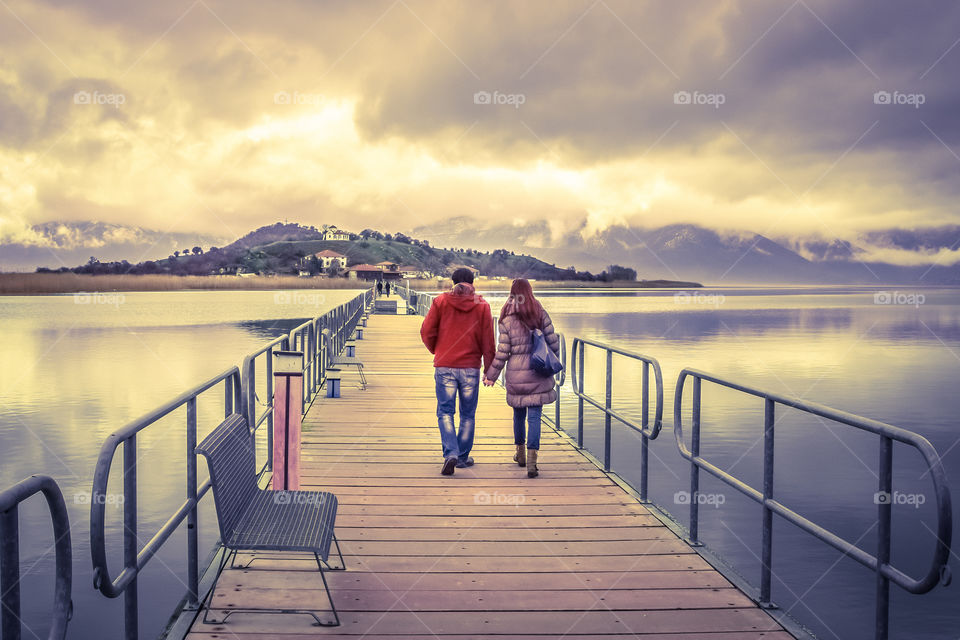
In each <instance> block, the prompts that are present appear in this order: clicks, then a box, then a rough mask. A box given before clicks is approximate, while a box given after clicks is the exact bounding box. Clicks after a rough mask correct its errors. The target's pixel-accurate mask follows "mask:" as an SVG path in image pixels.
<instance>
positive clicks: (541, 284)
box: [0, 273, 703, 296]
mask: <svg viewBox="0 0 960 640" xmlns="http://www.w3.org/2000/svg"><path fill="white" fill-rule="evenodd" d="M477 280H478V283H479V284H480V286H481V287H482V288H487V289H489V288H493V287H507V288H509V286H510V280H509V279H506V280H493V279H489V278H482V277H481V278H478V279H477ZM402 282H403V283H404V284H407V285H409V286H410V288H411V289H414V290H419V291H443V290H445V289H449V288H450V287H449V286H445V285H449V284H450V281H449V279H447V280H445V281H444V282H443V283H442V284H441V285H440V286H438V283H437V281H436V280H418V279H412V280H404V281H402ZM372 284H373V283H372V282H368V281H363V280H351V279H348V278H300V277H297V276H252V277H246V278H245V277H238V276H175V275H100V276H94V275H88V274H75V273H0V296H31V295H33V296H36V295H55V294H61V293H115V292H136V291H273V290H284V289H365V288H367V286H371V285H372ZM391 284H393V283H391ZM533 284H534V288H535V289H611V288H617V289H624V288H631V289H663V288H684V289H692V288H700V287H702V286H703V285H701V284H699V283H696V282H673V281H669V280H640V281H635V282H630V281H615V282H583V281H579V280H537V281H534V282H533Z"/></svg>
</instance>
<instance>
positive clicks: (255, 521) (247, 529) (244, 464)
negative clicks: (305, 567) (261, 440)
mask: <svg viewBox="0 0 960 640" xmlns="http://www.w3.org/2000/svg"><path fill="white" fill-rule="evenodd" d="M196 453H198V454H201V455H202V456H203V457H204V458H206V460H207V467H208V468H209V470H210V483H211V486H212V488H213V497H214V500H215V502H216V505H217V521H218V524H219V526H220V540H221V543H222V544H223V547H224V551H223V556H222V557H221V559H220V565H219V567H218V568H217V575H216V577H215V578H214V580H213V586H212V587H210V592H209V593H208V594H207V596H206V597H205V598H204V603H206V601H207V600H209V599H211V598H212V597H213V592H214V590H215V589H216V587H217V581H218V580H219V579H220V575H221V574H222V573H223V570H224V568H225V567H226V565H227V562H229V563H230V566H231V568H233V567H234V560H235V559H236V556H237V553H238V552H240V551H306V552H309V553H312V554H313V556H314V558H315V559H316V561H317V568H318V569H319V570H320V578H321V579H322V580H323V588H324V590H326V592H327V599H328V600H329V601H330V609H331V611H332V612H333V619H334V621H333V622H324V621H322V620H321V619H320V618H319V617H318V616H317V614H316V612H314V611H310V610H304V609H231V610H229V611H227V612H226V613H225V614H224V615H223V618H222V619H220V620H210V619H208V614H209V612H210V607H209V605H208V606H207V608H206V611H205V612H204V614H203V622H204V623H206V624H222V623H224V622H226V620H227V618H228V617H229V616H231V615H233V614H234V613H302V614H306V615H309V616H313V619H314V620H315V621H316V622H315V623H314V624H315V626H325V627H335V626H339V625H340V617H339V616H338V615H337V608H336V607H335V606H334V604H333V597H332V596H331V595H330V588H329V586H328V585H327V578H326V576H325V575H324V568H323V567H324V565H326V566H327V569H328V570H332V571H341V570H343V569H345V568H346V565H345V564H344V562H343V554H342V553H341V552H340V544H339V542H337V537H336V535H335V534H334V524H335V522H336V518H337V497H336V496H335V495H333V494H332V493H328V492H326V491H270V490H266V489H260V488H259V487H258V486H257V473H256V458H255V453H254V442H253V436H252V434H251V433H250V429H249V428H248V426H247V421H246V419H245V418H244V417H243V416H241V415H239V414H236V413H235V414H232V415H230V416H229V417H228V418H227V419H225V420H224V421H223V422H222V423H220V425H219V426H217V428H216V429H214V430H213V432H212V433H210V435H208V436H207V437H206V438H204V440H203V442H201V443H200V444H199V445H198V446H197V448H196ZM331 543H332V544H334V545H336V548H337V554H338V555H339V556H340V566H339V567H331V566H330V564H329V562H328V558H329V555H330V545H331ZM251 562H252V560H251ZM249 564H250V563H247V565H246V566H249ZM204 603H201V606H203V604H204Z"/></svg>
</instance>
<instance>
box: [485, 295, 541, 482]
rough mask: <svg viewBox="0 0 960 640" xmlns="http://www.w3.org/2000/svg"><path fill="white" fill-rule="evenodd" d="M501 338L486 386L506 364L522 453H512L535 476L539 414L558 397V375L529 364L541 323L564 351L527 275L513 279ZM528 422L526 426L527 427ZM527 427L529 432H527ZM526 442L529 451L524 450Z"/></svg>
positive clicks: (502, 317)
mask: <svg viewBox="0 0 960 640" xmlns="http://www.w3.org/2000/svg"><path fill="white" fill-rule="evenodd" d="M499 328H500V340H499V344H498V345H497V354H496V356H494V358H493V363H492V364H491V365H490V367H489V368H488V369H487V371H486V374H485V375H484V380H483V383H484V384H485V385H487V386H490V385H492V384H493V383H494V382H496V380H497V378H498V377H499V376H500V372H501V371H502V370H503V368H504V366H506V368H507V374H506V380H505V382H506V387H507V404H508V405H510V406H511V407H513V435H514V442H515V443H516V445H517V453H516V455H515V456H514V457H513V459H514V460H515V461H516V462H517V464H518V465H520V466H521V467H524V466H525V467H526V468H527V476H528V477H530V478H535V477H536V476H537V474H538V473H539V470H538V469H537V453H538V451H539V450H540V418H541V415H542V414H543V405H545V404H549V403H551V402H553V401H555V400H556V399H557V390H556V389H555V388H554V385H553V376H543V375H540V374H539V373H537V372H536V371H534V369H533V367H532V366H531V364H530V352H531V351H532V349H533V335H532V331H533V330H534V329H540V331H542V332H543V337H544V339H545V340H546V342H547V345H548V346H549V347H550V349H552V350H553V352H554V353H555V354H557V356H558V357H559V355H560V338H559V337H558V336H557V334H556V333H555V332H554V330H553V322H551V320H550V316H549V315H548V314H547V312H546V310H545V309H544V308H543V306H542V305H541V304H540V302H539V301H538V300H537V299H536V298H535V297H534V295H533V289H532V288H531V287H530V283H529V282H528V281H527V280H526V279H524V278H518V279H516V280H514V281H513V285H512V286H511V287H510V297H509V298H507V302H506V303H505V304H504V305H503V309H501V310H500V323H499ZM524 422H527V429H524ZM524 432H526V436H527V437H526V438H524ZM524 446H526V451H524Z"/></svg>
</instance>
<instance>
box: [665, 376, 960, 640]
mask: <svg viewBox="0 0 960 640" xmlns="http://www.w3.org/2000/svg"><path fill="white" fill-rule="evenodd" d="M688 376H690V377H692V378H693V400H692V420H691V434H690V440H691V445H690V448H687V445H686V442H685V441H684V437H683V421H682V419H683V390H684V384H685V381H686V378H687V377H688ZM704 380H706V381H708V382H712V383H714V384H717V385H720V386H722V387H726V388H728V389H733V390H735V391H739V392H741V393H746V394H749V395H752V396H756V397H758V398H762V399H763V401H764V421H763V489H762V490H759V489H756V488H754V487H752V486H750V485H748V484H747V483H745V482H743V481H742V480H740V479H738V478H736V477H734V476H733V475H731V474H729V473H727V472H726V471H724V470H723V469H721V468H719V467H718V466H716V465H714V464H712V463H710V462H708V461H707V460H706V459H704V458H703V457H702V456H701V455H700V410H701V404H700V394H701V390H700V388H701V383H702V381H704ZM778 404H779V405H783V406H786V407H790V408H793V409H796V410H798V411H802V412H805V413H809V414H812V415H815V416H819V417H821V418H825V419H827V420H830V421H831V422H836V423H839V424H844V425H847V426H850V427H854V428H856V429H860V430H861V431H866V432H869V433H874V434H876V435H878V436H879V437H880V451H879V454H880V455H879V457H880V460H879V467H880V471H879V475H878V478H879V484H878V491H877V494H875V499H874V501H875V502H876V503H877V527H878V536H877V553H876V555H872V554H870V553H867V552H866V551H864V550H863V549H860V548H859V547H858V546H856V545H855V544H854V543H851V542H849V541H848V540H846V539H844V538H841V537H840V536H838V535H836V534H834V533H833V532H831V531H829V530H827V529H825V528H824V527H821V526H820V525H818V524H816V523H814V522H812V521H810V520H808V519H807V518H804V517H803V516H801V515H800V514H798V513H796V512H795V511H793V510H791V509H790V508H788V507H786V506H785V505H784V504H783V503H781V502H779V501H778V500H776V499H775V498H774V482H773V479H774V455H773V452H774V433H775V429H774V426H775V412H776V405H778ZM673 422H674V424H673V429H674V435H675V436H676V440H677V447H678V449H679V450H680V455H681V456H682V457H683V458H684V459H686V460H689V461H690V500H689V503H690V528H689V531H690V543H691V544H694V545H697V544H700V541H699V531H698V524H699V501H698V495H699V489H700V469H703V470H705V471H707V472H708V473H710V474H711V475H713V476H715V477H716V478H718V479H720V480H721V481H723V482H725V483H726V484H728V485H730V486H731V487H733V488H734V489H736V490H737V491H739V492H740V493H742V494H744V495H745V496H747V497H748V498H750V499H751V500H754V501H755V502H758V503H759V504H761V505H762V506H763V519H762V524H761V526H762V541H761V555H762V557H761V574H760V597H759V601H760V605H761V606H766V607H770V606H772V605H771V601H770V591H771V575H772V568H771V567H772V559H773V515H774V514H776V515H778V516H780V517H782V518H783V519H784V520H786V521H787V522H791V523H793V524H794V525H796V526H798V527H799V528H800V529H802V530H803V531H806V532H807V533H809V534H810V535H812V536H813V537H814V538H816V539H818V540H820V541H822V542H825V543H826V544H828V545H830V546H832V547H833V548H835V549H837V550H838V551H840V552H841V553H843V554H844V555H846V556H847V557H849V558H852V559H854V560H856V561H857V562H859V563H860V564H862V565H864V566H865V567H867V568H869V569H872V570H874V571H875V572H876V576H877V593H876V617H875V634H876V638H878V640H886V638H887V637H888V635H889V616H890V583H891V582H893V583H894V584H896V585H897V586H899V587H901V588H903V589H905V590H906V591H909V592H910V593H926V592H928V591H930V590H931V589H933V588H934V587H935V586H936V585H937V584H938V583H941V584H944V585H946V584H949V582H950V569H949V567H948V566H947V561H948V559H949V557H950V543H951V537H952V526H953V523H952V518H953V510H952V506H951V501H950V488H949V486H948V484H947V476H946V472H945V471H944V469H943V464H942V463H941V461H940V456H939V454H937V451H936V449H934V448H933V445H931V444H930V442H928V441H927V440H926V439H925V438H923V437H922V436H920V435H918V434H916V433H913V432H911V431H907V430H906V429H901V428H899V427H895V426H893V425H889V424H886V423H883V422H879V421H877V420H871V419H869V418H864V417H861V416H857V415H854V414H852V413H847V412H845V411H839V410H837V409H833V408H831V407H827V406H825V405H822V404H818V403H815V402H808V401H806V400H802V399H799V398H793V397H790V396H785V395H782V394H779V393H774V392H771V391H764V390H761V389H755V388H752V387H748V386H745V385H741V384H737V383H735V382H730V381H728V380H723V379H720V378H717V377H715V376H712V375H710V374H708V373H704V372H703V371H699V370H696V369H684V370H683V371H681V372H680V376H679V377H678V378H677V387H676V392H675V398H674V418H673ZM895 441H896V442H901V443H903V444H906V445H909V446H911V447H913V448H914V449H916V450H917V451H918V452H919V453H920V455H921V456H922V457H923V460H924V462H925V463H926V465H927V472H928V473H929V474H930V477H931V479H932V481H933V489H934V493H935V495H936V501H937V542H936V545H935V547H936V548H935V551H934V554H933V560H932V562H931V566H930V569H929V570H928V571H927V573H926V575H924V576H923V577H922V578H919V579H916V578H912V577H911V576H909V575H907V574H905V573H903V572H902V571H900V570H899V569H897V568H895V567H894V566H893V565H891V564H890V548H891V520H892V504H891V503H892V500H891V499H890V497H891V496H892V495H894V494H893V443H894V442H895ZM883 496H886V499H884V498H883Z"/></svg>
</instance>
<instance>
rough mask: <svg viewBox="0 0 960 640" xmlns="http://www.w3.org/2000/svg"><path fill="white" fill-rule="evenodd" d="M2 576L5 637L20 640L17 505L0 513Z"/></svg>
mask: <svg viewBox="0 0 960 640" xmlns="http://www.w3.org/2000/svg"><path fill="white" fill-rule="evenodd" d="M0 537H2V538H3V545H2V547H0V566H2V567H3V572H2V578H0V589H2V590H3V591H2V597H0V600H2V602H3V604H2V608H3V613H2V614H0V615H2V624H0V628H2V629H3V639H4V640H7V639H8V638H9V639H10V640H20V632H21V627H20V517H19V514H18V507H17V505H14V506H12V507H11V508H10V509H8V510H7V511H4V512H3V513H0Z"/></svg>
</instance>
